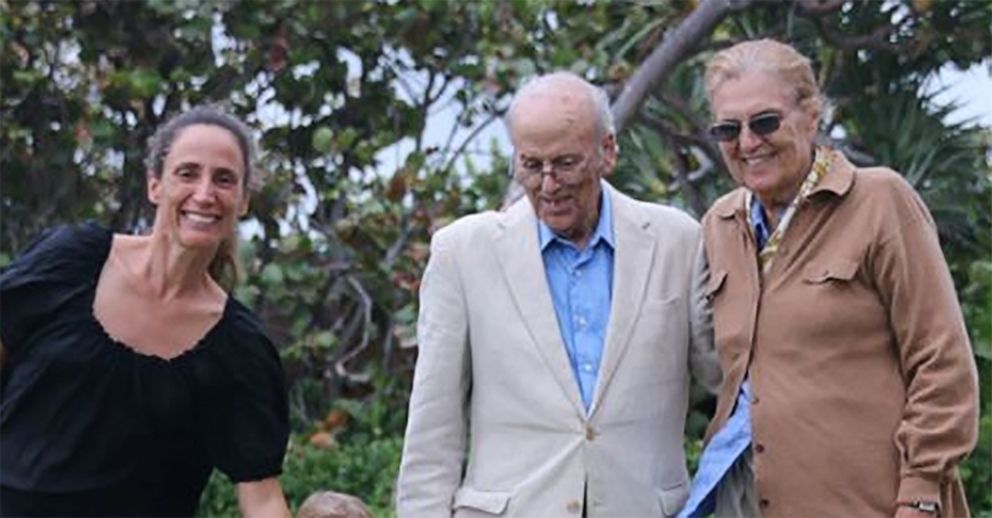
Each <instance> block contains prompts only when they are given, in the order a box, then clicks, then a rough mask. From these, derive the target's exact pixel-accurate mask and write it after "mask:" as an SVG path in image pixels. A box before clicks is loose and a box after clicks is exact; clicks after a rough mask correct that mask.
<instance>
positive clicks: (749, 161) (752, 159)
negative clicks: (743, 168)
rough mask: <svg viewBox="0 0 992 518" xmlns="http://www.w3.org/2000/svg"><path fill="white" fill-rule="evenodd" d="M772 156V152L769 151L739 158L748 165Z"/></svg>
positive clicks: (759, 162)
mask: <svg viewBox="0 0 992 518" xmlns="http://www.w3.org/2000/svg"><path fill="white" fill-rule="evenodd" d="M774 156H775V154H774V153H769V154H767V155H760V156H751V157H744V158H741V162H744V164H745V165H748V166H755V165H759V164H763V163H765V162H767V161H769V160H771V159H772V158H774Z"/></svg>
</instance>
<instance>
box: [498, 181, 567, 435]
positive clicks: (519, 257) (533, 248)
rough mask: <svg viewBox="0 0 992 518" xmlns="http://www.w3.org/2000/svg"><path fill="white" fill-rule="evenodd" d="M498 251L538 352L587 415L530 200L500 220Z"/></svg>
mask: <svg viewBox="0 0 992 518" xmlns="http://www.w3.org/2000/svg"><path fill="white" fill-rule="evenodd" d="M500 226H501V232H499V233H498V234H497V236H496V243H495V247H496V251H497V254H498V255H499V264H500V267H501V270H502V273H503V280H504V282H506V285H507V286H509V288H510V294H511V295H512V297H513V301H514V303H515V304H516V307H517V311H518V312H519V313H520V320H521V321H522V322H523V323H524V325H525V326H526V327H527V331H528V332H529V333H530V336H531V338H532V339H533V342H534V344H536V346H537V349H538V352H539V353H540V354H541V357H542V358H543V359H544V362H545V364H547V366H548V369H550V370H551V373H552V374H553V375H554V377H555V379H556V380H557V381H558V384H559V385H560V386H561V389H562V391H564V393H565V397H566V398H567V399H568V400H569V401H570V402H571V404H572V406H573V407H574V408H575V410H576V411H577V412H578V413H579V414H580V415H581V416H583V418H584V417H585V414H586V412H585V407H584V406H583V405H582V398H581V396H580V395H579V388H578V383H577V382H576V381H575V375H574V374H572V368H571V366H570V363H569V361H568V353H567V352H566V351H565V342H564V341H563V340H562V337H561V331H560V330H559V329H558V317H557V315H556V314H555V309H554V304H553V303H552V302H551V292H550V291H549V290H548V281H547V278H546V277H545V273H544V261H543V260H542V259H541V251H540V248H539V245H538V240H537V217H536V215H535V214H534V209H533V207H531V204H530V201H529V200H528V199H527V198H523V199H521V200H518V201H517V202H516V203H514V204H513V205H512V206H511V207H510V208H509V209H508V210H507V212H506V214H505V217H504V218H503V220H502V222H501V225H500Z"/></svg>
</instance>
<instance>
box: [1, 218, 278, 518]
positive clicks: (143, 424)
mask: <svg viewBox="0 0 992 518" xmlns="http://www.w3.org/2000/svg"><path fill="white" fill-rule="evenodd" d="M112 239H113V235H112V233H111V232H109V231H108V230H106V229H104V228H101V227H99V226H96V225H94V224H84V225H79V226H73V227H62V228H59V229H56V230H52V231H50V232H48V233H47V235H45V236H43V237H42V238H40V239H39V240H37V241H36V242H35V243H34V244H32V245H31V246H29V248H28V249H27V250H26V251H25V252H24V253H23V254H22V255H21V256H20V257H19V258H18V259H17V260H16V261H14V263H12V264H11V265H10V267H9V268H7V269H6V270H5V271H3V273H2V274H0V338H2V340H3V345H4V347H5V348H6V349H7V353H8V354H7V360H6V362H5V364H4V372H3V376H2V389H0V491H2V492H0V515H3V516H24V515H33V516H190V515H192V514H193V513H194V512H196V508H197V505H198V502H199V498H200V494H201V492H202V491H203V487H204V485H205V484H206V481H207V479H208V477H209V476H210V473H211V471H212V469H213V468H214V467H216V468H218V469H220V470H221V471H222V472H223V473H225V474H226V475H228V476H229V477H230V478H231V480H233V481H234V482H243V481H252V480H260V479H263V478H268V477H272V476H276V475H278V474H279V473H280V472H281V466H282V458H283V455H284V453H285V449H286V443H287V438H288V433H289V425H288V411H287V404H286V392H285V385H284V378H283V373H282V368H281V366H280V362H279V356H278V354H277V353H276V350H275V348H274V347H273V345H272V343H271V342H270V340H269V339H268V338H267V337H266V335H265V332H264V330H263V328H262V325H261V323H260V322H259V321H258V319H257V318H256V317H255V316H254V315H253V314H252V313H251V312H250V311H249V310H248V309H247V308H245V307H244V306H243V305H241V304H240V303H238V302H237V301H236V300H234V299H233V298H228V300H227V303H226V305H225V308H224V313H223V316H222V317H221V319H220V321H219V322H218V323H217V324H216V325H215V326H214V327H213V328H212V329H210V331H209V332H208V333H207V335H206V336H205V337H204V338H203V339H202V340H201V341H200V342H199V343H198V344H197V345H196V346H195V347H193V348H192V349H190V350H189V351H187V352H185V353H183V354H182V355H180V356H178V357H176V358H174V359H171V360H164V359H162V358H159V357H156V356H148V355H143V354H140V353H138V352H136V351H135V350H134V349H131V348H129V347H127V346H126V345H124V344H121V343H118V342H116V341H114V340H113V339H112V338H110V337H109V336H108V335H107V333H106V332H105V331H104V329H103V327H102V326H101V325H100V323H99V321H97V320H96V318H95V317H94V315H93V297H94V293H95V291H96V283H97V280H98V279H99V276H100V272H101V270H102V268H103V265H104V262H105V261H106V260H107V255H108V253H109V251H110V245H111V241H112Z"/></svg>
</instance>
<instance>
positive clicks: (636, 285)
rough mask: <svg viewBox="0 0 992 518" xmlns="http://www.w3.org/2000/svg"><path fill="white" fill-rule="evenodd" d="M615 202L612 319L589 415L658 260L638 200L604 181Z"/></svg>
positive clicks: (624, 346)
mask: <svg viewBox="0 0 992 518" xmlns="http://www.w3.org/2000/svg"><path fill="white" fill-rule="evenodd" d="M603 185H604V188H605V189H606V190H607V194H608V195H609V196H611V198H610V200H611V201H612V204H613V236H614V239H615V242H616V250H614V253H613V297H612V300H611V302H610V320H609V324H607V328H606V340H605V342H604V343H603V359H602V361H601V364H600V366H599V376H598V377H597V382H596V391H595V393H594V395H593V400H592V405H591V406H590V408H589V415H590V416H591V415H593V413H595V412H596V409H597V408H598V406H599V401H600V399H601V398H602V394H603V391H604V390H605V389H606V387H607V386H608V385H609V383H610V381H611V379H612V378H613V374H614V373H615V372H616V369H617V366H618V365H619V364H620V360H621V359H622V358H623V355H624V352H625V351H626V349H627V344H628V343H629V341H630V334H631V332H632V331H633V329H634V324H635V323H636V322H637V316H638V315H639V314H640V312H641V305H642V304H643V302H644V292H645V289H646V288H647V282H648V277H649V275H650V273H651V265H652V263H653V262H654V253H655V238H654V236H653V235H652V233H651V232H650V231H649V226H650V223H651V222H650V220H649V219H648V218H647V216H646V215H644V214H643V213H642V211H641V210H640V208H638V207H637V205H636V203H635V202H634V200H632V199H630V198H628V197H626V196H624V195H622V194H620V193H618V192H617V191H616V190H615V189H613V188H612V187H610V186H609V185H608V184H606V182H603Z"/></svg>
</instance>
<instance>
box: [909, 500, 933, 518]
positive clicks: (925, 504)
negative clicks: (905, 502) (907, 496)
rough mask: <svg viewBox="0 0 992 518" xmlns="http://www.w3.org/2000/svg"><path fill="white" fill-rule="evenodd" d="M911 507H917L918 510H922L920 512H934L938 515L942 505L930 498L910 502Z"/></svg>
mask: <svg viewBox="0 0 992 518" xmlns="http://www.w3.org/2000/svg"><path fill="white" fill-rule="evenodd" d="M909 507H912V508H913V509H916V510H917V511H920V512H923V513H930V514H933V515H936V514H937V511H938V509H939V508H940V506H939V505H938V504H937V502H932V501H930V500H917V501H915V502H912V503H910V504H909Z"/></svg>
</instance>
